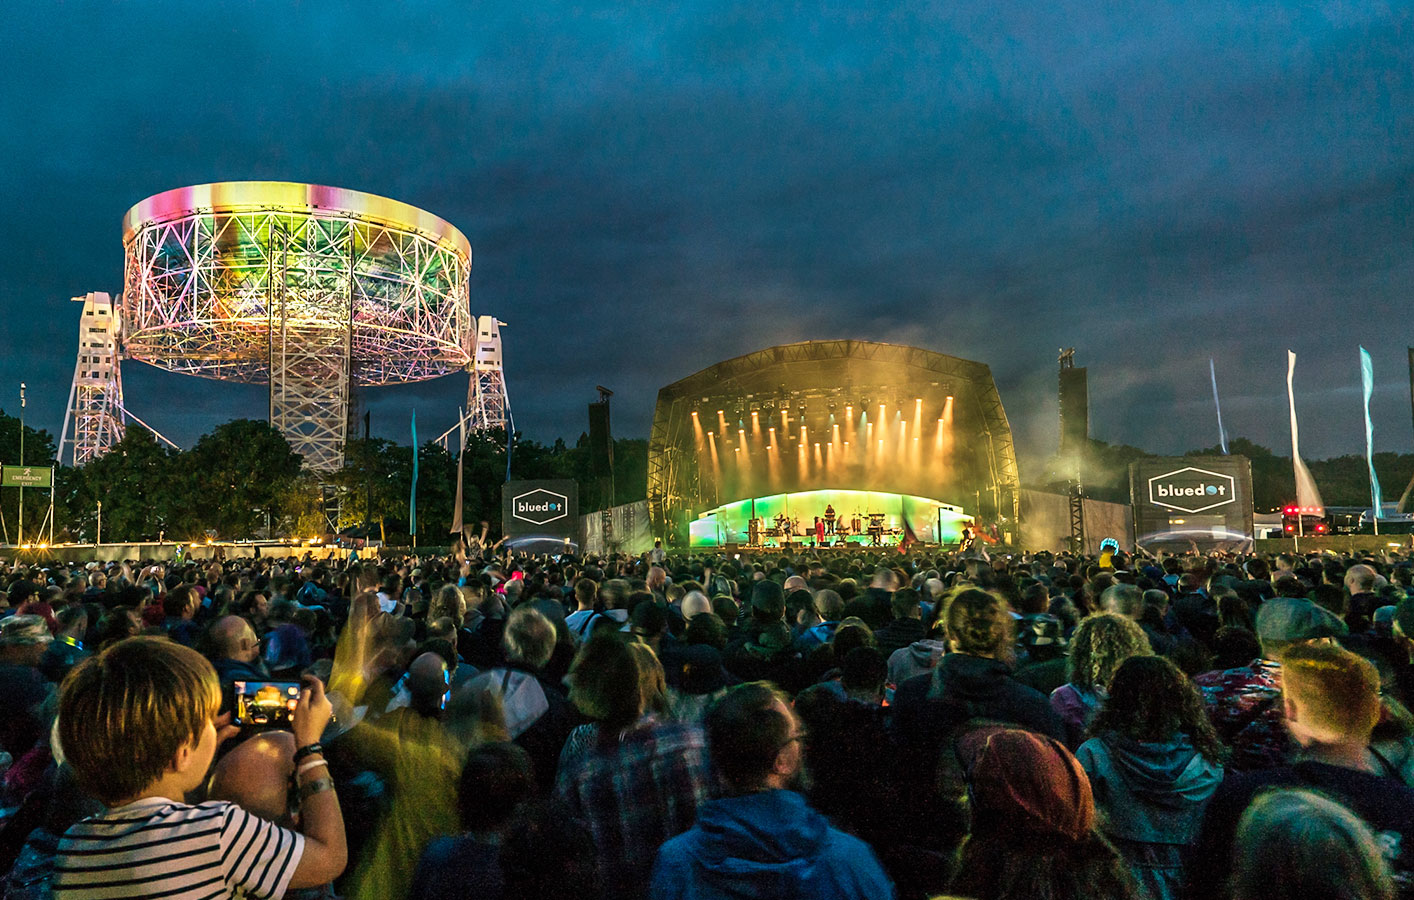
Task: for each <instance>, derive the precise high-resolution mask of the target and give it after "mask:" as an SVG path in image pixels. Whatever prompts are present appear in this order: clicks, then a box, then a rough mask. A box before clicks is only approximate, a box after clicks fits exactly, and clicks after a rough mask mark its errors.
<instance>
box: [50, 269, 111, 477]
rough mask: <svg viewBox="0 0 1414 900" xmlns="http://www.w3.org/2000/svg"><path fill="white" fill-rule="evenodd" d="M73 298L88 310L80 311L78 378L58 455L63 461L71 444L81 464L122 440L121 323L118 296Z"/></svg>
mask: <svg viewBox="0 0 1414 900" xmlns="http://www.w3.org/2000/svg"><path fill="white" fill-rule="evenodd" d="M74 300H75V301H76V302H78V303H82V304H83V312H82V313H81V314H80V315H79V353H78V360H77V362H75V364H74V381H73V384H72V385H71V386H70V387H69V405H68V409H67V410H66V411H65V415H64V430H63V432H62V433H61V434H60V436H59V459H60V461H61V462H62V461H63V458H64V450H65V448H66V446H67V448H68V449H69V450H70V451H71V457H70V462H71V463H72V464H73V465H75V466H81V465H83V464H84V463H86V462H88V461H90V460H92V459H96V458H97V457H99V456H102V455H103V454H104V453H106V452H107V450H108V448H109V447H111V446H113V445H114V444H116V443H117V442H118V441H120V440H122V439H123V419H122V412H123V377H122V372H121V370H120V369H119V368H118V328H119V325H118V318H117V316H116V315H115V314H114V309H113V298H112V297H110V296H109V295H108V294H105V293H91V294H85V295H84V296H82V297H75V298H74ZM70 428H72V429H73V433H72V434H70Z"/></svg>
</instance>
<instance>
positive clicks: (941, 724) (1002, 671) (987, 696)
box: [893, 653, 1065, 772]
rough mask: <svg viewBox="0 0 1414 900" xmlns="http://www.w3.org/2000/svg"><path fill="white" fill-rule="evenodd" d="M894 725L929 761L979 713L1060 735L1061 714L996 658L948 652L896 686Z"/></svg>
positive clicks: (991, 719) (1062, 733)
mask: <svg viewBox="0 0 1414 900" xmlns="http://www.w3.org/2000/svg"><path fill="white" fill-rule="evenodd" d="M893 709H894V729H895V731H896V732H897V733H898V736H899V739H900V740H901V741H903V743H904V744H905V745H906V746H909V745H911V748H912V749H913V750H915V751H921V752H922V754H923V756H922V759H921V760H920V762H926V764H927V765H928V766H929V767H930V768H929V771H930V772H931V771H932V770H931V766H932V765H934V764H935V763H936V761H937V758H938V750H939V749H940V748H941V747H942V742H943V741H944V740H945V739H948V738H950V737H951V736H952V735H953V732H954V731H955V730H956V729H957V728H958V727H959V726H961V725H963V724H964V723H966V722H968V721H970V720H974V719H978V720H985V721H989V722H1002V723H1008V724H1012V725H1019V726H1021V727H1022V728H1025V729H1027V730H1029V731H1034V732H1037V733H1038V734H1044V735H1047V736H1048V737H1053V738H1055V739H1056V740H1062V739H1063V738H1064V737H1065V731H1064V728H1063V727H1062V726H1061V721H1060V719H1059V718H1058V717H1057V716H1056V714H1055V712H1054V711H1053V710H1052V709H1051V705H1050V703H1049V702H1048V701H1047V699H1046V695H1045V694H1042V693H1041V692H1040V691H1034V690H1032V689H1031V688H1029V687H1027V686H1025V685H1024V684H1021V683H1020V682H1018V681H1017V680H1016V679H1014V678H1012V677H1011V669H1010V668H1009V667H1008V666H1007V664H1006V663H1004V662H1002V661H1001V660H997V659H987V658H985V657H981V656H970V655H968V654H966V653H949V654H947V655H946V656H944V657H943V658H942V660H940V661H939V663H938V665H937V668H935V669H934V670H933V671H932V672H931V673H929V674H926V675H919V676H917V677H915V678H910V679H909V680H908V681H905V682H904V683H903V684H901V685H899V686H898V690H897V691H895V692H894V706H893Z"/></svg>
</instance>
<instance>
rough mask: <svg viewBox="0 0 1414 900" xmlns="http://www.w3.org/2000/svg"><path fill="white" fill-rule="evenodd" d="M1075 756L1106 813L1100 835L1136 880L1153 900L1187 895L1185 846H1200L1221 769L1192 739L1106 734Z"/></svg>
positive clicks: (1100, 807) (1219, 782) (1102, 810)
mask: <svg viewBox="0 0 1414 900" xmlns="http://www.w3.org/2000/svg"><path fill="white" fill-rule="evenodd" d="M1075 756H1076V758H1077V759H1078V760H1080V766H1081V768H1083V769H1084V770H1085V773H1086V774H1087V775H1088V776H1089V777H1090V789H1091V791H1092V792H1093V793H1094V796H1095V805H1096V806H1097V807H1099V809H1100V811H1101V812H1102V813H1103V820H1102V825H1101V830H1102V831H1104V833H1105V835H1106V836H1107V837H1109V838H1110V839H1111V840H1112V841H1113V842H1114V843H1115V845H1116V846H1117V847H1118V848H1119V851H1120V853H1121V854H1123V856H1124V858H1125V861H1126V862H1127V863H1128V864H1129V867H1130V871H1131V872H1132V873H1133V874H1134V877H1135V880H1136V881H1138V882H1139V884H1140V885H1141V886H1142V887H1143V888H1144V891H1145V893H1146V894H1147V895H1148V896H1149V897H1152V898H1154V900H1171V898H1174V897H1178V896H1181V895H1182V885H1183V850H1182V848H1184V847H1186V846H1188V845H1191V844H1193V843H1194V842H1195V841H1197V839H1198V831H1199V827H1200V826H1201V825H1202V823H1203V814H1204V812H1205V811H1206V809H1207V807H1208V801H1209V800H1211V799H1212V797H1213V794H1214V793H1215V792H1216V791H1217V789H1218V785H1219V784H1221V783H1222V780H1223V767H1222V766H1220V765H1218V764H1217V763H1214V762H1211V761H1209V760H1208V759H1207V758H1206V757H1204V756H1203V755H1202V754H1201V753H1199V752H1198V751H1197V750H1195V749H1194V747H1193V744H1192V743H1191V742H1190V741H1189V740H1188V738H1187V736H1186V735H1177V736H1176V737H1175V738H1174V740H1171V741H1161V742H1159V741H1156V742H1140V741H1135V740H1132V739H1130V738H1127V737H1124V736H1122V735H1118V734H1115V733H1114V732H1108V733H1106V734H1104V735H1103V736H1101V737H1098V738H1091V739H1090V740H1088V741H1086V742H1085V743H1084V744H1081V745H1080V749H1079V750H1078V751H1076V754H1075Z"/></svg>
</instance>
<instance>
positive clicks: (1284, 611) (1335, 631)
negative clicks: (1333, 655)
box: [1257, 597, 1349, 644]
mask: <svg viewBox="0 0 1414 900" xmlns="http://www.w3.org/2000/svg"><path fill="white" fill-rule="evenodd" d="M1348 631H1349V629H1348V628H1346V627H1345V623H1344V622H1342V621H1341V620H1340V619H1338V618H1336V617H1335V616H1334V615H1333V614H1332V613H1330V612H1328V611H1327V610H1325V609H1322V608H1321V607H1319V606H1317V605H1316V604H1314V603H1312V602H1311V601H1310V600H1306V599H1303V598H1296V597H1273V598H1271V599H1268V600H1264V601H1263V602H1262V605H1261V606H1260V607H1258V608H1257V639H1258V640H1259V641H1261V642H1262V643H1263V644H1268V643H1278V644H1281V643H1286V644H1290V643H1293V642H1296V641H1313V640H1316V639H1318V638H1329V637H1340V636H1341V635H1343V634H1346V633H1347V632H1348Z"/></svg>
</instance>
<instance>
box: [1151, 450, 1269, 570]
mask: <svg viewBox="0 0 1414 900" xmlns="http://www.w3.org/2000/svg"><path fill="white" fill-rule="evenodd" d="M1129 493H1130V501H1131V503H1132V504H1133V506H1134V536H1135V540H1136V541H1137V542H1138V543H1139V544H1141V545H1142V546H1145V547H1149V546H1151V545H1155V544H1159V545H1178V546H1180V547H1183V548H1185V549H1187V548H1189V545H1190V544H1197V545H1198V547H1199V549H1205V550H1206V549H1212V548H1214V547H1236V546H1247V545H1250V544H1251V542H1252V463H1251V461H1250V460H1248V459H1247V457H1245V456H1176V457H1158V458H1154V459H1143V460H1139V461H1136V462H1132V463H1130V464H1129Z"/></svg>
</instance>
